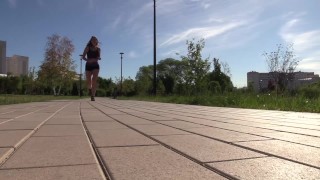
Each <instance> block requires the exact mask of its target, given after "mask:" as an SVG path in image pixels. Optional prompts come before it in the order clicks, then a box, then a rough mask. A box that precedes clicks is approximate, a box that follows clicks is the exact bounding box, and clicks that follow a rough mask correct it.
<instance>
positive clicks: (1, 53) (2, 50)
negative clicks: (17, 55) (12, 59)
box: [0, 41, 7, 74]
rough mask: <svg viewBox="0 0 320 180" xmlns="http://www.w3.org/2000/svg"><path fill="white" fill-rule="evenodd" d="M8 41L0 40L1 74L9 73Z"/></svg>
mask: <svg viewBox="0 0 320 180" xmlns="http://www.w3.org/2000/svg"><path fill="white" fill-rule="evenodd" d="M6 47H7V45H6V41H0V74H7V60H6V59H7V58H6V57H7V55H6V52H7V50H6Z"/></svg>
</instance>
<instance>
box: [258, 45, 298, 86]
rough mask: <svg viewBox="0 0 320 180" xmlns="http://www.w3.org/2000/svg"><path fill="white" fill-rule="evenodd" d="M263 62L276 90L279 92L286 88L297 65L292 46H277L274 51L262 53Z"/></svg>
mask: <svg viewBox="0 0 320 180" xmlns="http://www.w3.org/2000/svg"><path fill="white" fill-rule="evenodd" d="M263 55H264V56H265V60H266V62H267V64H268V70H269V72H270V73H271V75H272V76H273V78H274V81H275V83H276V84H275V85H276V90H277V91H278V88H280V90H281V91H283V90H285V89H286V88H287V85H288V82H289V81H290V80H292V79H293V75H294V71H295V69H296V67H297V66H298V64H299V61H300V60H299V59H298V58H297V57H296V55H295V53H294V49H293V44H289V45H287V46H286V47H283V45H282V44H279V45H278V48H277V50H276V51H273V52H270V53H266V52H265V53H264V54H263Z"/></svg>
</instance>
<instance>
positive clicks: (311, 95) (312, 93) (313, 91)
mask: <svg viewBox="0 0 320 180" xmlns="http://www.w3.org/2000/svg"><path fill="white" fill-rule="evenodd" d="M301 91H302V94H303V96H304V97H305V98H308V99H318V98H319V96H320V89H318V88H317V87H315V86H314V87H306V88H302V89H301Z"/></svg>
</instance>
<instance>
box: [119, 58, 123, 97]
mask: <svg viewBox="0 0 320 180" xmlns="http://www.w3.org/2000/svg"><path fill="white" fill-rule="evenodd" d="M119 54H120V55H121V78H120V95H122V55H123V54H124V53H123V52H121V53H119Z"/></svg>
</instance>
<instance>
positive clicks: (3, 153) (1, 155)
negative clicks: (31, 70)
mask: <svg viewBox="0 0 320 180" xmlns="http://www.w3.org/2000/svg"><path fill="white" fill-rule="evenodd" d="M13 151H14V149H13V148H9V147H6V148H2V147H0V164H1V163H2V162H3V161H4V160H6V158H7V157H8V155H10V154H11V153H12V152H13Z"/></svg>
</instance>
